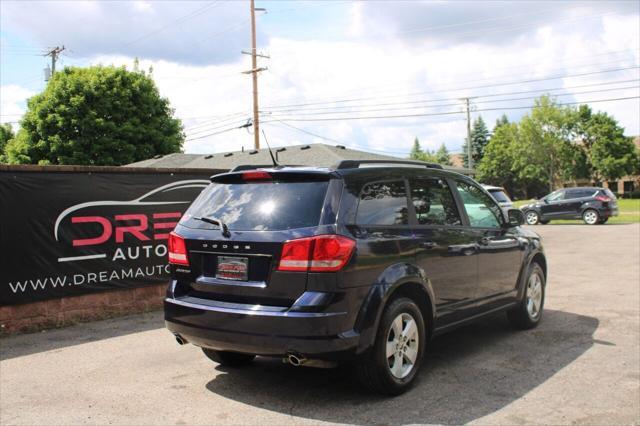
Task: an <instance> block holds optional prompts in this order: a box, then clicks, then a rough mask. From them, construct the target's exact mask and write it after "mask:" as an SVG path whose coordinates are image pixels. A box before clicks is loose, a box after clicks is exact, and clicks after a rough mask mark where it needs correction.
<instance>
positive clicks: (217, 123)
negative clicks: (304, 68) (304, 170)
mask: <svg viewBox="0 0 640 426" xmlns="http://www.w3.org/2000/svg"><path fill="white" fill-rule="evenodd" d="M637 81H639V79H627V80H617V81H611V82H599V83H591V84H581V85H576V86H568V87H555V88H543V89H535V90H520V91H513V92H503V93H493V94H487V95H476V96H474V97H475V98H478V99H482V98H493V97H498V96H508V95H519V94H527V93H550V92H555V91H558V90H569V89H579V88H587V87H598V86H611V85H614V84H623V83H631V82H637ZM630 88H633V87H624V88H611V89H606V90H603V91H609V90H611V91H615V90H622V89H630ZM596 92H599V91H586V92H576V93H567V94H554V95H555V96H569V95H572V94H573V95H577V94H586V93H596ZM523 99H526V98H513V99H498V100H493V101H486V100H485V101H483V100H481V101H479V102H480V103H488V102H502V101H510V100H511V101H513V100H523ZM529 99H531V98H529ZM458 100H459V97H452V98H439V99H421V100H417V101H406V102H390V103H382V104H372V105H363V106H365V107H376V106H395V105H407V104H418V103H432V102H443V101H456V104H457V101H458ZM452 105H454V104H441V105H428V106H424V107H442V106H452ZM358 106H359V105H355V106H351V105H347V106H339V105H337V106H332V107H316V108H311V110H313V111H317V110H338V109H345V108H351V109H353V108H356V107H358ZM415 108H422V107H413V109H415ZM398 109H400V110H402V109H412V107H404V108H398ZM382 110H394V109H393V108H386V109H381V110H369V111H371V112H373V111H382ZM291 111H301V110H300V108H297V109H295V110H292V109H288V110H280V111H278V110H276V111H267V110H265V111H262V112H261V113H262V114H265V113H267V112H275V113H276V114H278V113H284V112H291ZM308 111H309V110H308V109H302V112H299V113H298V114H297V115H306V113H307V112H308ZM339 112H344V113H352V112H367V111H353V110H352V111H335V113H339ZM246 114H247V112H246V111H243V112H237V113H233V114H229V115H226V116H220V117H215V118H214V120H212V121H210V122H206V123H201V124H197V125H195V126H191V127H188V128H187V129H186V130H187V131H193V130H196V129H198V131H197V132H195V133H201V132H203V131H210V130H215V128H219V127H221V126H222V127H224V125H225V123H227V122H229V121H238V120H239V116H242V115H246ZM314 114H326V113H321V112H314ZM309 115H313V114H311V113H309ZM203 117H211V116H203ZM210 126H213V127H214V129H211V128H209V129H207V127H210Z"/></svg>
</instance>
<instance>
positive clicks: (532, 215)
mask: <svg viewBox="0 0 640 426" xmlns="http://www.w3.org/2000/svg"><path fill="white" fill-rule="evenodd" d="M536 223H538V213H536V212H528V213H527V224H529V225H535V224H536Z"/></svg>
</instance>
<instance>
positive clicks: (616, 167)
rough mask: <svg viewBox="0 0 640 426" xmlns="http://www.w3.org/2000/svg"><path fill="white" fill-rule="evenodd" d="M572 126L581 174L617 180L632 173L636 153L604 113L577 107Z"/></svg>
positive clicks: (630, 141) (598, 179)
mask: <svg viewBox="0 0 640 426" xmlns="http://www.w3.org/2000/svg"><path fill="white" fill-rule="evenodd" d="M571 127H572V130H573V133H574V138H575V139H576V140H577V141H578V147H579V148H580V153H581V157H582V166H583V173H584V174H585V175H587V176H590V177H592V178H593V179H594V180H596V181H600V180H616V179H619V178H621V177H622V176H626V175H629V174H633V172H634V171H635V170H636V168H637V165H638V161H639V159H638V154H637V151H636V148H635V145H634V144H633V140H632V139H630V138H628V137H626V136H624V128H622V127H620V125H618V122H617V121H616V120H615V119H614V118H613V117H611V116H609V115H608V114H607V113H605V112H598V113H595V114H594V113H593V112H592V110H591V108H590V107H589V106H588V105H580V107H578V108H577V109H576V110H575V111H574V114H573V115H572V123H571Z"/></svg>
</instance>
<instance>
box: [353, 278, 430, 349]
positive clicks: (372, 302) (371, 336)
mask: <svg viewBox="0 0 640 426" xmlns="http://www.w3.org/2000/svg"><path fill="white" fill-rule="evenodd" d="M408 271H411V272H413V273H411V274H406V275H404V276H403V277H401V278H400V279H397V280H396V281H395V282H393V283H392V284H390V283H386V282H384V281H383V282H379V283H376V284H374V285H372V286H371V289H370V290H369V293H368V295H367V297H366V299H365V301H364V302H363V304H362V307H361V309H360V312H359V314H358V318H357V319H356V326H355V329H356V330H357V331H359V332H360V344H359V347H358V353H362V352H365V351H366V350H368V349H369V348H370V347H371V346H373V344H374V342H375V339H376V335H377V331H378V328H379V326H380V320H381V318H382V314H383V312H384V309H385V308H386V307H387V306H388V305H389V303H391V302H392V301H393V300H395V299H397V298H398V297H402V296H405V297H408V298H410V299H412V300H413V301H415V302H416V304H417V305H418V308H419V309H420V312H421V313H422V315H423V317H424V319H425V322H426V326H427V327H426V332H427V333H428V335H427V338H429V337H430V336H431V335H432V334H433V325H434V320H435V315H436V309H435V298H434V294H433V288H432V286H431V282H430V281H429V280H428V279H427V278H426V277H425V276H424V273H423V272H422V270H421V269H419V268H417V267H415V266H413V265H412V266H411V267H410V268H408Z"/></svg>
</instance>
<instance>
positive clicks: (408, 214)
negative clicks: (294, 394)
mask: <svg viewBox="0 0 640 426" xmlns="http://www.w3.org/2000/svg"><path fill="white" fill-rule="evenodd" d="M523 221H524V217H523V215H522V212H520V211H519V210H509V211H508V212H506V213H503V211H502V209H501V208H500V206H499V205H498V204H497V203H496V201H495V200H494V199H493V198H492V197H491V196H490V195H489V194H488V193H487V192H486V191H485V190H484V189H483V188H482V187H481V186H480V185H479V184H477V183H476V182H475V181H473V180H472V179H470V178H468V177H466V176H463V175H460V174H457V173H453V172H450V171H445V170H442V168H441V167H440V166H437V165H431V164H426V163H417V162H416V163H414V162H408V161H398V162H388V161H385V162H376V161H366V162H365V161H360V162H359V161H343V162H341V163H340V164H339V165H337V166H335V167H333V168H303V167H273V168H262V169H253V170H236V171H233V172H230V173H225V174H220V175H216V176H213V177H212V178H211V185H210V186H209V187H208V188H207V189H205V190H204V191H203V192H202V193H201V195H200V196H199V197H198V198H197V199H196V201H194V203H193V204H192V206H191V207H190V208H189V210H188V211H187V213H185V215H184V217H183V218H182V219H181V221H180V223H179V225H178V226H177V227H176V229H175V231H174V232H173V233H172V234H171V237H170V240H169V262H170V263H171V268H172V273H173V280H172V282H171V284H170V286H169V288H168V291H167V296H166V300H165V319H166V325H167V328H168V329H169V330H170V331H171V332H173V333H174V335H175V336H176V339H177V340H178V342H179V343H181V344H184V343H192V344H194V345H197V346H200V347H201V348H202V349H203V351H204V353H205V354H206V355H207V356H208V357H209V358H211V359H213V360H214V361H216V362H218V363H221V364H223V365H230V366H240V365H243V364H246V363H248V362H250V361H251V360H252V359H253V358H254V357H255V356H256V355H261V356H271V357H280V358H282V359H283V360H284V361H285V362H287V363H290V364H292V365H295V366H301V365H306V366H315V367H331V366H334V365H336V364H338V363H345V362H351V363H354V366H355V369H356V371H357V372H358V375H359V377H360V379H361V380H362V382H363V383H364V384H365V385H367V386H368V387H369V388H371V389H373V390H375V391H378V392H382V393H386V394H399V393H401V392H403V391H405V390H406V389H407V388H408V387H409V386H410V385H411V383H412V381H413V379H414V378H415V376H416V373H417V372H418V370H419V368H420V364H421V362H422V358H423V352H424V350H425V347H426V345H427V342H428V340H429V339H430V338H432V337H434V336H436V335H438V334H441V333H444V332H446V331H449V330H452V329H454V328H456V327H458V326H461V325H464V324H467V323H469V322H470V321H473V320H475V319H478V318H481V317H483V316H485V315H488V314H493V313H497V312H506V313H507V315H508V317H509V319H510V321H511V322H512V323H513V324H514V325H515V326H517V327H519V328H531V327H535V326H536V325H537V324H538V323H539V321H540V319H541V317H542V312H543V305H544V296H545V283H546V276H547V262H546V260H545V256H544V253H543V249H542V244H541V241H540V238H539V237H538V236H537V235H536V234H535V233H533V232H531V231H529V230H525V229H523V228H521V227H520V226H519V225H521V224H522V223H523Z"/></svg>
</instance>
